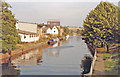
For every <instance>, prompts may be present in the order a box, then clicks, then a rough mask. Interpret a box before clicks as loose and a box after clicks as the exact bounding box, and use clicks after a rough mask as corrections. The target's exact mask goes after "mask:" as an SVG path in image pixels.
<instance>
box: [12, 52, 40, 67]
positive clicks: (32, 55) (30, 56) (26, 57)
mask: <svg viewBox="0 0 120 77" xmlns="http://www.w3.org/2000/svg"><path fill="white" fill-rule="evenodd" d="M37 54H38V50H33V51H31V52H28V53H26V54H23V55H22V56H20V57H19V58H16V59H14V60H12V63H15V64H17V65H18V66H32V65H36V64H37Z"/></svg>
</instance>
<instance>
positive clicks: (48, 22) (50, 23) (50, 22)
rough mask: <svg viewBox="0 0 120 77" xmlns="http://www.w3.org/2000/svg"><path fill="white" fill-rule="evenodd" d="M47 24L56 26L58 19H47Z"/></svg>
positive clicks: (58, 23) (58, 22)
mask: <svg viewBox="0 0 120 77" xmlns="http://www.w3.org/2000/svg"><path fill="white" fill-rule="evenodd" d="M47 25H51V26H53V25H56V26H60V20H53V19H52V20H48V21H47Z"/></svg>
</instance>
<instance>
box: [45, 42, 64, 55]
mask: <svg viewBox="0 0 120 77" xmlns="http://www.w3.org/2000/svg"><path fill="white" fill-rule="evenodd" d="M61 45H62V42H57V43H55V44H54V45H52V47H50V48H47V49H45V51H44V52H46V54H47V55H48V56H56V57H57V56H59V54H60V49H58V48H57V47H59V46H61Z"/></svg>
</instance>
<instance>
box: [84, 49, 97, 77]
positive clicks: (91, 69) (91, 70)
mask: <svg viewBox="0 0 120 77" xmlns="http://www.w3.org/2000/svg"><path fill="white" fill-rule="evenodd" d="M96 54H97V51H96V50H95V54H94V57H93V61H92V64H91V67H90V72H89V73H88V74H84V75H89V76H91V75H92V74H93V69H94V64H95V61H96V58H97V57H96Z"/></svg>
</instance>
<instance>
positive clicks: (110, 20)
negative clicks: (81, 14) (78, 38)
mask: <svg viewBox="0 0 120 77" xmlns="http://www.w3.org/2000/svg"><path fill="white" fill-rule="evenodd" d="M118 9H119V8H118V7H117V6H115V5H114V4H112V3H109V2H100V4H99V5H97V7H96V8H95V9H94V10H92V11H91V12H90V13H89V15H87V17H86V19H85V20H84V23H83V27H84V29H83V30H82V36H83V40H85V42H86V43H87V44H90V43H91V44H92V45H95V46H99V45H104V46H106V47H107V52H109V45H110V44H111V43H113V42H114V40H115V37H116V36H115V34H116V33H117V34H118V31H119V29H118Z"/></svg>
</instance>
